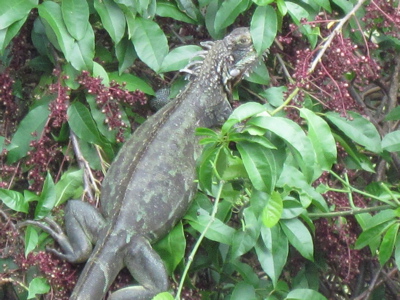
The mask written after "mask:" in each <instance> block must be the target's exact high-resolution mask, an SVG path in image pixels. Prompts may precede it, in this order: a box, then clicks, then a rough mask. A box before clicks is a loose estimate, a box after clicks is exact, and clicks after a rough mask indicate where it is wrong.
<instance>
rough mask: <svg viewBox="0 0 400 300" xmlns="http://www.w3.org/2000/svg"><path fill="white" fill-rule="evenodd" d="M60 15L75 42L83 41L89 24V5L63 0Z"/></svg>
mask: <svg viewBox="0 0 400 300" xmlns="http://www.w3.org/2000/svg"><path fill="white" fill-rule="evenodd" d="M61 13H62V16H63V19H64V22H65V25H66V26H67V30H68V32H69V34H70V35H72V37H74V38H75V39H76V40H78V41H79V40H80V39H83V37H84V36H85V35H86V30H87V28H88V26H90V23H89V5H88V4H87V2H86V1H82V0H63V1H62V2H61Z"/></svg>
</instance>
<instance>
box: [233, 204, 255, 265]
mask: <svg viewBox="0 0 400 300" xmlns="http://www.w3.org/2000/svg"><path fill="white" fill-rule="evenodd" d="M243 215H244V222H245V226H244V228H243V229H242V230H237V231H236V232H235V234H234V235H233V238H232V247H231V256H230V259H231V260H233V259H234V258H236V257H239V256H241V255H243V254H245V253H247V252H248V251H250V249H252V248H253V247H254V245H255V244H256V243H257V240H258V237H259V235H260V223H259V221H258V220H257V218H256V216H255V215H254V213H253V211H252V208H250V207H247V208H245V209H244V211H243Z"/></svg>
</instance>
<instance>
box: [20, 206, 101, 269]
mask: <svg viewBox="0 0 400 300" xmlns="http://www.w3.org/2000/svg"><path fill="white" fill-rule="evenodd" d="M43 221H44V222H45V223H43V222H40V221H32V220H28V221H25V222H21V223H20V224H19V226H27V225H34V226H37V227H39V228H41V229H43V230H44V231H46V232H47V233H49V234H50V235H51V236H52V237H53V239H54V240H56V241H57V243H58V244H59V245H60V247H61V249H62V252H60V251H57V250H55V249H48V250H49V251H50V252H52V253H54V254H56V255H57V256H59V257H60V258H63V259H66V260H68V261H69V262H71V263H82V262H85V261H87V260H88V258H89V256H90V254H91V253H92V249H93V245H94V244H96V241H97V239H98V237H99V232H100V231H101V229H102V228H103V227H104V224H105V221H104V218H103V216H102V215H101V214H100V213H99V212H98V211H97V210H96V209H95V208H94V207H93V206H91V205H90V204H88V203H85V202H82V201H79V200H70V201H68V203H67V205H66V207H65V227H66V234H65V233H64V232H63V230H62V229H61V228H60V226H59V225H58V224H57V223H56V222H54V221H53V220H51V219H49V218H45V219H43Z"/></svg>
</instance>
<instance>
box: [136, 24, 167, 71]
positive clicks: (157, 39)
mask: <svg viewBox="0 0 400 300" xmlns="http://www.w3.org/2000/svg"><path fill="white" fill-rule="evenodd" d="M131 26H135V27H134V28H130V30H131V32H132V42H133V45H134V46H135V50H136V53H137V55H138V56H139V58H140V59H141V60H142V61H143V62H145V63H146V64H147V65H148V66H149V67H150V68H152V69H153V70H154V71H156V72H159V70H160V69H161V65H162V63H163V61H164V57H165V56H166V55H167V53H168V41H167V38H166V37H165V34H164V32H163V31H162V30H161V28H160V27H159V26H158V24H157V23H155V22H154V21H151V20H146V19H143V18H140V17H137V18H136V19H135V21H134V23H133V24H132V25H131Z"/></svg>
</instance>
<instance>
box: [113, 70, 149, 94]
mask: <svg viewBox="0 0 400 300" xmlns="http://www.w3.org/2000/svg"><path fill="white" fill-rule="evenodd" d="M108 76H109V78H110V80H114V81H116V82H118V83H120V84H124V85H125V88H126V89H127V90H128V91H136V90H139V91H142V92H143V93H145V94H147V95H154V94H155V93H154V90H153V88H152V87H151V86H150V85H149V84H148V83H147V82H146V81H144V80H143V79H142V78H139V77H137V76H135V75H132V74H126V73H124V74H121V75H119V74H118V73H117V72H112V73H108Z"/></svg>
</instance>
